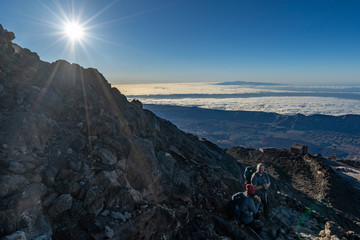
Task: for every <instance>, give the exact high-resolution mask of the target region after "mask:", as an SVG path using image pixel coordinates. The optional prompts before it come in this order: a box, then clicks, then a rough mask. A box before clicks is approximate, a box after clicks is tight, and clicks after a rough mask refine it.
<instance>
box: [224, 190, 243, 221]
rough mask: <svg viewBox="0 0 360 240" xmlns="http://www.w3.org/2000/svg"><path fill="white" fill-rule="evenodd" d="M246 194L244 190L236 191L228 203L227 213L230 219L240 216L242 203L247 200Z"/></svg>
mask: <svg viewBox="0 0 360 240" xmlns="http://www.w3.org/2000/svg"><path fill="white" fill-rule="evenodd" d="M245 198H246V197H245V194H244V193H242V192H238V193H235V194H234V195H232V197H231V199H230V200H229V202H228V203H227V205H226V208H227V215H228V218H229V219H230V220H236V219H239V217H240V214H241V212H240V205H241V204H242V202H243V201H244V200H245Z"/></svg>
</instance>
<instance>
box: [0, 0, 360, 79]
mask: <svg viewBox="0 0 360 240" xmlns="http://www.w3.org/2000/svg"><path fill="white" fill-rule="evenodd" d="M359 9H360V1H340V0H338V1H333V0H321V1H320V0H286V1H285V0H273V1H270V0H259V1H257V0H248V1H242V0H177V1H172V0H118V1H105V0H104V1H92V0H88V1H66V0H62V1H60V0H58V1H50V0H47V1H45V0H44V1H40V0H38V1H35V0H34V1H32V0H23V1H19V0H1V1H0V23H1V24H2V25H3V27H4V28H5V29H8V30H10V31H13V32H15V35H16V39H15V40H14V42H16V43H18V44H19V45H20V46H22V47H26V48H29V49H31V50H32V51H35V52H37V53H38V54H39V56H40V57H41V59H42V60H44V61H49V62H53V61H56V60H57V59H60V58H61V59H65V60H67V61H70V62H76V63H79V64H80V65H82V66H84V67H94V68H97V69H98V70H99V71H100V72H101V73H103V74H104V75H105V77H106V78H107V79H108V80H109V81H110V82H111V83H135V82H138V83H159V82H212V81H217V82H219V81H239V80H242V81H261V82H277V83H294V84H300V83H304V84H313V83H315V84H324V85H328V84H359V83H360V81H359V80H360V44H359V43H360V14H359V13H358V11H359ZM65 19H69V20H71V19H77V20H78V22H79V23H86V24H85V25H84V28H85V29H84V30H85V33H86V36H85V37H84V38H83V39H82V40H81V43H80V42H74V43H73V47H72V48H71V47H70V46H69V43H68V38H67V37H66V36H64V33H61V31H63V29H62V28H63V25H64V24H63V23H62V22H64V20H65Z"/></svg>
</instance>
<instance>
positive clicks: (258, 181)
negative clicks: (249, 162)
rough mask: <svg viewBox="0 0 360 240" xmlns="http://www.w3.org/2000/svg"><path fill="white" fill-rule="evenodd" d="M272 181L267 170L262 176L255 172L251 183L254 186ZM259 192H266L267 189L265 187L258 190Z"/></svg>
mask: <svg viewBox="0 0 360 240" xmlns="http://www.w3.org/2000/svg"><path fill="white" fill-rule="evenodd" d="M269 182H270V178H269V175H268V174H267V173H266V172H263V173H262V176H260V174H259V173H257V172H255V173H254V174H253V175H252V176H251V184H252V185H254V186H257V185H264V184H266V183H269ZM256 192H257V193H262V194H263V193H264V192H266V190H265V189H264V188H262V189H259V190H257V191H256Z"/></svg>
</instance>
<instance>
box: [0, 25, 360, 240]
mask: <svg viewBox="0 0 360 240" xmlns="http://www.w3.org/2000/svg"><path fill="white" fill-rule="evenodd" d="M14 37H15V36H14V34H13V33H11V32H8V31H7V30H4V29H3V28H2V26H1V25H0V166H1V168H0V238H3V239H37V240H41V239H258V236H257V235H255V234H254V233H253V232H252V231H251V230H250V229H248V228H247V227H245V226H243V225H238V224H237V223H235V222H232V221H228V220H227V218H226V216H225V215H224V202H225V199H228V198H229V197H230V196H231V195H232V194H233V193H235V192H237V191H242V190H244V183H243V179H241V178H240V177H239V176H240V174H241V172H242V170H243V165H242V164H240V163H238V162H237V161H235V159H234V158H233V157H231V156H230V155H228V154H227V153H226V152H225V151H224V150H223V149H221V148H219V147H217V146H216V145H214V144H212V143H210V142H208V141H206V140H204V139H198V138H197V137H196V136H194V135H191V134H186V133H184V132H182V131H180V130H179V129H177V128H176V126H175V125H173V124H172V123H170V122H169V121H166V120H164V119H161V118H158V117H157V116H155V115H154V114H153V113H152V112H150V111H148V110H144V109H142V105H141V103H140V102H137V101H134V102H128V101H127V99H126V97H125V96H123V95H122V94H121V93H120V92H119V91H118V90H117V89H114V88H111V86H110V84H108V83H107V81H106V80H105V78H104V77H103V76H102V75H101V74H100V73H99V72H98V71H97V70H95V69H84V68H82V67H80V66H79V65H76V64H69V63H68V62H66V61H62V60H59V61H56V62H54V63H51V64H50V63H47V62H43V61H41V60H40V59H39V56H38V55H37V54H36V53H33V52H31V51H30V50H28V49H24V48H21V47H20V46H18V45H16V44H15V43H13V42H12V40H13V39H14ZM277 186H278V187H277V188H274V191H275V189H277V190H279V191H278V192H274V194H275V198H274V199H275V202H276V203H278V204H277V205H278V206H279V208H274V209H275V210H276V211H282V212H283V214H284V215H286V216H287V218H286V217H284V219H289V221H288V222H284V221H283V220H281V219H279V218H276V217H275V216H274V221H273V222H272V223H268V224H267V225H264V226H263V228H262V232H261V235H262V238H263V239H275V238H277V239H297V238H299V237H300V236H301V234H305V232H306V231H307V232H308V235H309V236H310V235H311V236H315V235H316V236H317V234H318V233H319V230H321V229H324V228H325V229H326V230H327V232H326V231H323V235H324V237H325V236H330V235H335V232H334V231H338V230H339V229H340V228H339V227H338V225H336V224H342V222H339V220H338V218H334V219H333V221H335V222H336V223H335V222H330V221H327V220H331V219H326V218H324V216H323V215H321V213H322V212H319V210H311V208H309V205H308V202H309V200H308V202H301V201H299V200H298V199H295V198H294V196H292V195H286V191H285V190H286V189H287V188H292V187H293V186H290V185H289V186H288V185H286V186H284V190H283V186H282V184H280V183H279V184H278V185H277ZM294 189H295V190H291V191H293V192H296V193H298V194H299V196H301V197H302V198H304V199H313V198H316V197H317V196H315V195H314V196H312V195H311V194H310V197H309V196H308V195H307V193H306V192H301V191H299V190H297V189H296V188H294ZM291 191H290V193H293V192H291ZM320 197H322V196H320ZM280 203H281V204H280ZM319 205H321V209H325V210H324V212H326V211H328V212H329V214H332V213H333V211H334V210H333V208H331V207H330V206H326V205H323V204H322V203H321V202H319ZM280 206H282V208H280ZM309 209H310V210H309ZM319 209H320V208H319ZM306 210H309V211H308V213H307V216H312V217H308V219H310V220H309V221H307V220H306V221H305V220H304V221H302V222H301V223H299V224H298V223H294V222H293V221H290V220H291V219H294V216H297V217H301V215H300V216H298V215H299V213H301V212H304V211H306ZM274 213H276V212H274ZM326 213H327V212H326ZM327 214H328V213H327ZM326 216H328V215H326ZM339 219H340V218H339ZM314 221H317V224H315V225H314V228H313V229H310V228H309V226H310V225H312V224H313V223H314ZM343 222H345V223H346V224H344V228H345V229H340V230H341V231H342V234H343V236H344V237H347V238H348V239H355V238H354V237H356V234H355V233H354V232H351V231H349V230H353V229H355V230H356V219H352V220H348V219H345V220H344V221H343ZM304 226H308V227H307V228H306V227H304ZM309 232H311V234H310V233H309ZM304 236H305V235H304Z"/></svg>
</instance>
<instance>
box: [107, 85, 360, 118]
mask: <svg viewBox="0 0 360 240" xmlns="http://www.w3.org/2000/svg"><path fill="white" fill-rule="evenodd" d="M114 87H117V88H118V89H119V90H120V92H121V93H123V94H124V95H126V96H127V98H128V99H129V100H130V101H131V100H132V99H138V100H140V101H141V102H142V103H144V104H162V105H176V106H192V107H193V106H197V107H201V108H209V109H219V110H229V111H230V110H234V111H261V112H275V113H279V114H285V115H295V114H298V113H301V114H304V115H313V114H324V115H334V116H339V115H346V114H357V115H360V87H356V86H291V85H279V86H262V85H258V86H246V85H217V84H214V83H166V84H164V83H163V84H121V85H115V86H114Z"/></svg>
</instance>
